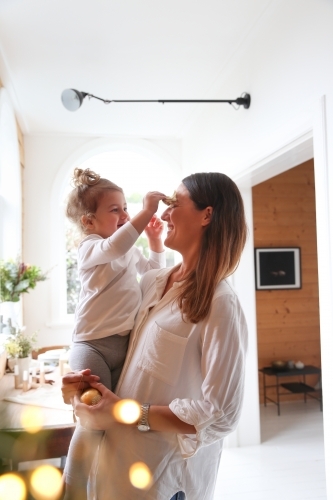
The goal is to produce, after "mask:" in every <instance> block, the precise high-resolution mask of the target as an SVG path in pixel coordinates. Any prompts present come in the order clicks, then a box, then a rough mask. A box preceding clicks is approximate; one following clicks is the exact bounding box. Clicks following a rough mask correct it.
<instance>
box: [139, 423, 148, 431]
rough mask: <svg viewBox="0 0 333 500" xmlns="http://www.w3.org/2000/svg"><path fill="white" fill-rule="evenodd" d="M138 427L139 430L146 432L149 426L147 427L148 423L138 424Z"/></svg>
mask: <svg viewBox="0 0 333 500" xmlns="http://www.w3.org/2000/svg"><path fill="white" fill-rule="evenodd" d="M138 429H139V431H142V432H146V431H149V429H150V427H149V425H144V424H139V425H138Z"/></svg>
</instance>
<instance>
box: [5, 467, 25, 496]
mask: <svg viewBox="0 0 333 500" xmlns="http://www.w3.org/2000/svg"><path fill="white" fill-rule="evenodd" d="M25 498H26V487H25V484H24V481H23V479H21V478H20V477H19V476H17V475H16V474H12V473H8V474H4V475H3V476H0V500H24V499H25Z"/></svg>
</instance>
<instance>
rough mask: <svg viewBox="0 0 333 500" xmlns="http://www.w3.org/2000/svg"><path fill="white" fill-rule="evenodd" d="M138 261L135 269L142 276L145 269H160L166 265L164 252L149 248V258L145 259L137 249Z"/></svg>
mask: <svg viewBox="0 0 333 500" xmlns="http://www.w3.org/2000/svg"><path fill="white" fill-rule="evenodd" d="M137 250H138V253H139V256H138V261H137V264H136V269H137V271H138V273H139V274H140V275H141V276H142V275H143V274H145V273H146V272H147V271H150V270H151V269H162V268H163V267H165V265H166V259H165V252H158V253H157V252H153V251H152V250H150V252H149V259H147V258H146V257H145V256H144V255H143V254H142V253H141V252H140V250H139V249H137Z"/></svg>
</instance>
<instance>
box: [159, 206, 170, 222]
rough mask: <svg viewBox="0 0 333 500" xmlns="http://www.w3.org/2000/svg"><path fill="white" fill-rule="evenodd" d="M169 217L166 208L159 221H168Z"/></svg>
mask: <svg viewBox="0 0 333 500" xmlns="http://www.w3.org/2000/svg"><path fill="white" fill-rule="evenodd" d="M169 217H170V215H169V207H168V208H167V209H166V210H164V212H163V214H162V215H161V219H162V220H168V219H169Z"/></svg>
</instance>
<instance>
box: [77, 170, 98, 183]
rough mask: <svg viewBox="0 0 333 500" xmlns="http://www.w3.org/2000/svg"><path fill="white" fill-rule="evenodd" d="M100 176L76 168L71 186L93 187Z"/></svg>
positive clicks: (90, 171)
mask: <svg viewBox="0 0 333 500" xmlns="http://www.w3.org/2000/svg"><path fill="white" fill-rule="evenodd" d="M100 178H101V176H100V175H98V174H96V173H95V172H93V171H92V170H90V168H86V169H85V170H82V168H76V169H75V170H74V174H73V184H74V186H75V187H79V186H94V185H95V184H97V182H98V181H99V180H100Z"/></svg>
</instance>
